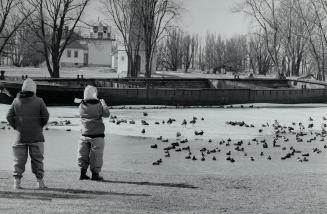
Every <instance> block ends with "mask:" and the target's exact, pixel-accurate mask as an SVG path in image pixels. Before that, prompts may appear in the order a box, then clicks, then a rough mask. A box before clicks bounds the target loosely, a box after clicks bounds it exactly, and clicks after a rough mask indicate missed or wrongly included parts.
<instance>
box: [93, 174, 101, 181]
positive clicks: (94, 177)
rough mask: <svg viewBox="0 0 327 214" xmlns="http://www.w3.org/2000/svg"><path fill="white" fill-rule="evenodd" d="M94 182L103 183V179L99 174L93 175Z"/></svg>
mask: <svg viewBox="0 0 327 214" xmlns="http://www.w3.org/2000/svg"><path fill="white" fill-rule="evenodd" d="M92 180H93V181H103V177H102V176H100V175H99V173H95V172H93V173H92Z"/></svg>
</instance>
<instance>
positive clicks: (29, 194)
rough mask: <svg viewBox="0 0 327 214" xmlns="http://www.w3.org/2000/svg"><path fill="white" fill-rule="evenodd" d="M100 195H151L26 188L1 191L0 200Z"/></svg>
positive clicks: (43, 199) (49, 199)
mask: <svg viewBox="0 0 327 214" xmlns="http://www.w3.org/2000/svg"><path fill="white" fill-rule="evenodd" d="M99 195H102V196H103V195H113V196H126V197H131V196H135V197H149V196H151V195H149V194H132V193H119V192H105V191H88V190H77V189H63V188H49V189H46V190H35V189H27V188H24V189H22V190H18V191H13V192H11V191H0V198H7V199H23V200H42V201H51V200H52V199H95V198H96V196H99Z"/></svg>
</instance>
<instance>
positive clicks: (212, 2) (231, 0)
mask: <svg viewBox="0 0 327 214" xmlns="http://www.w3.org/2000/svg"><path fill="white" fill-rule="evenodd" d="M100 1H101V0H93V1H92V3H91V5H90V7H89V9H88V10H87V11H86V14H85V15H86V17H87V19H89V20H87V21H88V22H89V21H90V20H93V21H96V20H97V19H98V17H100V19H102V18H103V14H102V13H101V5H100V3H99V2H100ZM177 1H181V5H182V8H183V9H182V11H181V15H180V17H179V18H178V20H177V21H176V24H177V25H180V26H182V30H183V31H186V32H190V33H194V34H199V35H205V34H206V33H207V32H212V33H220V34H221V35H222V36H224V37H231V36H233V35H236V34H246V33H247V32H248V27H249V24H248V20H247V18H246V17H245V16H244V15H243V14H241V13H234V12H232V9H233V8H235V5H237V4H238V3H239V2H240V1H242V0H177Z"/></svg>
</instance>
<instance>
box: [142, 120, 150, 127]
mask: <svg viewBox="0 0 327 214" xmlns="http://www.w3.org/2000/svg"><path fill="white" fill-rule="evenodd" d="M141 123H142V125H143V126H148V125H149V123H148V122H146V121H145V120H142V121H141Z"/></svg>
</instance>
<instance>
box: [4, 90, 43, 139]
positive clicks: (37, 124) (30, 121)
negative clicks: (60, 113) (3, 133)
mask: <svg viewBox="0 0 327 214" xmlns="http://www.w3.org/2000/svg"><path fill="white" fill-rule="evenodd" d="M48 120H49V112H48V110H47V107H46V105H45V103H44V101H43V99H42V98H39V97H36V96H35V95H34V94H33V93H31V92H27V93H26V92H21V93H19V94H18V95H17V98H15V99H14V101H13V103H12V104H11V107H10V109H9V112H8V114H7V121H8V122H9V124H10V126H12V127H13V128H14V129H15V130H16V131H17V133H18V136H17V143H35V142H44V136H43V127H44V126H45V125H46V124H47V123H48Z"/></svg>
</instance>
